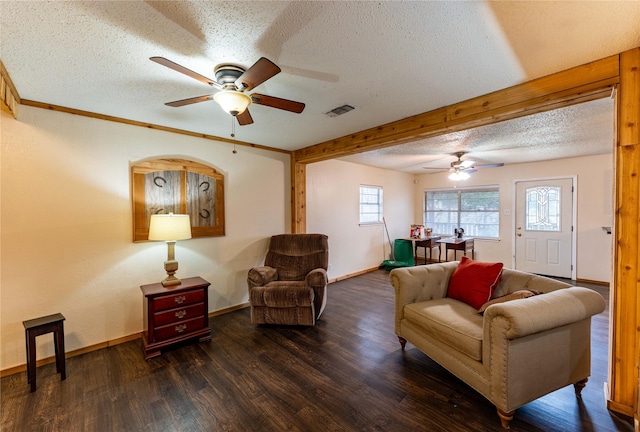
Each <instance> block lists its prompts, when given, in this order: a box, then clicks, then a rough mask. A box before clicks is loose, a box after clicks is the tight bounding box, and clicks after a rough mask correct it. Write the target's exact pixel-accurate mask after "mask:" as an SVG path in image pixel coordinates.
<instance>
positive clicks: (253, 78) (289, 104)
mask: <svg viewBox="0 0 640 432" xmlns="http://www.w3.org/2000/svg"><path fill="white" fill-rule="evenodd" d="M149 60H151V61H154V62H156V63H158V64H161V65H163V66H166V67H168V68H170V69H173V70H175V71H177V72H180V73H183V74H185V75H187V76H189V77H191V78H194V79H196V80H198V81H200V82H202V83H205V84H208V85H210V86H212V87H215V88H216V89H217V90H219V91H218V92H217V93H215V94H210V95H204V96H197V97H192V98H188V99H182V100H177V101H173V102H167V103H165V105H168V106H171V107H181V106H184V105H189V104H194V103H198V102H204V101H208V100H211V99H213V100H215V101H216V102H217V103H218V104H219V105H220V106H221V107H222V109H223V110H224V111H226V112H227V113H229V114H231V115H232V116H234V117H235V118H236V119H237V120H238V123H239V124H240V126H244V125H248V124H251V123H253V118H251V114H250V113H249V110H248V107H249V105H251V104H252V103H254V104H258V105H264V106H268V107H271V108H278V109H281V110H284V111H290V112H293V113H296V114H300V113H301V112H302V110H304V107H305V104H303V103H302V102H295V101H292V100H288V99H282V98H278V97H274V96H268V95H263V94H258V93H253V94H251V95H248V94H246V93H245V92H247V91H249V90H252V89H253V88H255V87H257V86H259V85H260V84H262V83H263V82H265V81H266V80H268V79H269V78H272V77H273V76H275V75H277V74H278V73H280V70H281V69H280V68H279V67H278V66H277V65H276V64H275V63H273V62H272V61H271V60H269V59H267V58H265V57H261V58H260V59H259V60H258V61H257V62H255V63H254V64H253V66H251V67H250V68H249V69H246V68H244V67H242V66H239V65H235V64H229V63H223V64H219V65H217V66H216V67H215V68H214V70H213V73H214V75H215V77H216V79H215V80H212V79H210V78H207V77H205V76H203V75H200V74H199V73H197V72H194V71H192V70H191V69H187V68H186V67H184V66H181V65H179V64H177V63H174V62H172V61H171V60H168V59H166V58H164V57H151V58H149Z"/></svg>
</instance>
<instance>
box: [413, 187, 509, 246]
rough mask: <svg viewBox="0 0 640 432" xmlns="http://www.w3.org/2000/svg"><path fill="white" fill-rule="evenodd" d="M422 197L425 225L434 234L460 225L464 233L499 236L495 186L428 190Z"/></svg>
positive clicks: (451, 229) (498, 200) (445, 233)
mask: <svg viewBox="0 0 640 432" xmlns="http://www.w3.org/2000/svg"><path fill="white" fill-rule="evenodd" d="M424 198H425V199H424V225H425V227H428V228H432V229H433V234H434V235H441V236H445V235H446V236H452V235H454V230H455V229H456V228H462V229H464V235H465V236H469V237H480V238H490V239H497V238H499V236H500V194H499V190H498V186H485V187H482V188H455V189H439V190H427V191H425V197H424Z"/></svg>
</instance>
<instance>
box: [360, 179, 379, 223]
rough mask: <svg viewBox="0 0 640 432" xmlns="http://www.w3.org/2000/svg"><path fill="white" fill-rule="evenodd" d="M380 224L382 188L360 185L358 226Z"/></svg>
mask: <svg viewBox="0 0 640 432" xmlns="http://www.w3.org/2000/svg"><path fill="white" fill-rule="evenodd" d="M378 223H382V186H370V185H360V225H368V224H378Z"/></svg>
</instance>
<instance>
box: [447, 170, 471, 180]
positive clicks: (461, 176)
mask: <svg viewBox="0 0 640 432" xmlns="http://www.w3.org/2000/svg"><path fill="white" fill-rule="evenodd" d="M469 177H470V176H469V173H466V172H464V171H454V172H452V173H451V174H449V180H453V181H459V180H466V179H468V178H469Z"/></svg>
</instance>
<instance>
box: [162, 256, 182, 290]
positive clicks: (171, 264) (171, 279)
mask: <svg viewBox="0 0 640 432" xmlns="http://www.w3.org/2000/svg"><path fill="white" fill-rule="evenodd" d="M164 269H165V271H166V272H167V277H166V278H165V279H164V280H163V281H162V282H161V284H162V286H171V285H180V284H181V283H182V281H181V280H180V279H178V278H177V277H175V276H174V274H175V273H176V271H178V261H176V260H167V261H165V262H164Z"/></svg>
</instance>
